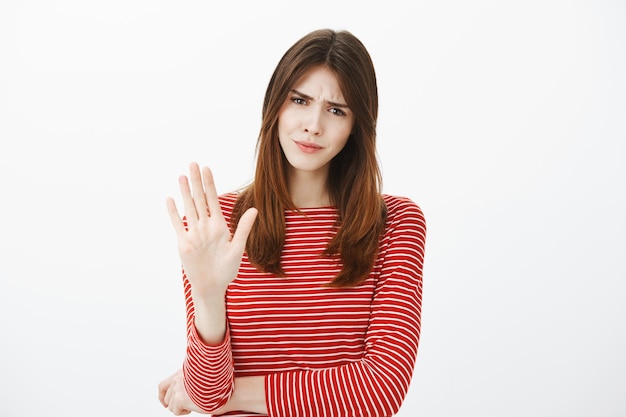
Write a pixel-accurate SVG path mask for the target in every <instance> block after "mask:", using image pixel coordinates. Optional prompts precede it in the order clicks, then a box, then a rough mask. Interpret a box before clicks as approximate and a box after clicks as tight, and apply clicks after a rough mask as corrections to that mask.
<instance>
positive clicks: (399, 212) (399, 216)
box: [382, 194, 426, 226]
mask: <svg viewBox="0 0 626 417" xmlns="http://www.w3.org/2000/svg"><path fill="white" fill-rule="evenodd" d="M382 197H383V201H384V202H385V206H386V207H387V221H388V222H395V221H398V220H408V219H413V220H414V221H417V222H419V223H421V224H423V225H424V226H425V224H426V220H425V218H424V213H423V212H422V209H421V208H420V207H419V206H418V205H417V203H415V202H414V201H413V200H411V199H410V198H408V197H402V196H397V195H389V194H383V195H382Z"/></svg>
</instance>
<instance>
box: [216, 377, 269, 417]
mask: <svg viewBox="0 0 626 417" xmlns="http://www.w3.org/2000/svg"><path fill="white" fill-rule="evenodd" d="M230 411H246V412H249V413H258V414H262V415H266V414H267V405H266V402H265V376H248V377H239V378H235V389H234V391H233V395H232V397H230V399H229V400H228V403H227V404H226V405H225V406H224V407H222V408H221V409H219V410H217V411H216V412H215V414H222V413H227V412H230Z"/></svg>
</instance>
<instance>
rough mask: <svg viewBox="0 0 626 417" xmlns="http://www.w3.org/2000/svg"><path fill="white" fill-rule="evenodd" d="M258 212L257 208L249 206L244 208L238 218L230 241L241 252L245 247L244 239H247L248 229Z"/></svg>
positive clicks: (250, 227)
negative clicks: (243, 211)
mask: <svg viewBox="0 0 626 417" xmlns="http://www.w3.org/2000/svg"><path fill="white" fill-rule="evenodd" d="M258 213H259V212H258V210H257V209H255V208H254V207H251V208H249V209H248V210H246V212H245V213H243V215H242V216H241V218H240V219H239V223H238V224H237V230H235V234H234V235H233V239H232V241H231V243H232V244H233V245H234V246H235V247H236V248H238V249H239V250H241V251H242V252H243V251H244V249H245V248H246V241H247V240H248V236H249V235H250V230H252V226H253V225H254V222H255V220H256V218H257V214H258Z"/></svg>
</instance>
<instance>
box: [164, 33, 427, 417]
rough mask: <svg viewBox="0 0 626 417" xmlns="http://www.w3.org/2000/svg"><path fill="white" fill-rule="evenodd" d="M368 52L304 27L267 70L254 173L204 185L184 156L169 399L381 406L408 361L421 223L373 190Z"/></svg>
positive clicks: (200, 407)
mask: <svg viewBox="0 0 626 417" xmlns="http://www.w3.org/2000/svg"><path fill="white" fill-rule="evenodd" d="M377 114H378V94H377V86H376V76H375V72H374V67H373V64H372V61H371V59H370V56H369V54H368V52H367V50H366V49H365V47H364V46H363V45H362V43H361V42H360V41H359V40H358V39H357V38H356V37H354V36H353V35H352V34H350V33H349V32H346V31H342V32H335V31H332V30H318V31H314V32H312V33H310V34H308V35H306V36H304V37H303V38H302V39H300V40H299V41H297V42H296V43H295V44H294V45H293V46H292V47H291V48H290V49H289V50H288V51H287V52H286V53H285V55H284V56H283V57H282V59H281V60H280V62H279V63H278V66H277V67H276V69H275V71H274V74H273V75H272V78H271V80H270V82H269V85H268V88H267V91H266V95H265V100H264V103H263V121H262V127H261V131H260V135H259V140H258V144H257V165H256V171H255V177H254V180H253V181H252V183H251V184H250V185H249V186H248V187H247V188H245V189H244V190H243V191H242V192H241V193H238V194H236V193H230V194H225V195H222V196H218V195H217V194H216V191H215V186H214V183H213V178H212V174H211V171H210V170H209V169H208V168H203V169H202V170H201V169H200V167H199V166H198V165H197V164H195V163H193V164H191V166H190V175H189V180H190V182H191V185H189V182H188V179H187V177H184V176H183V177H181V178H180V180H179V183H180V184H179V185H180V190H181V194H182V199H183V203H184V216H185V217H184V218H181V216H180V214H179V213H178V210H177V208H176V206H175V204H174V201H173V200H172V199H171V198H170V199H168V203H167V206H168V211H169V214H170V217H171V220H172V224H173V225H174V228H175V229H176V233H177V238H178V247H179V253H180V257H181V261H182V265H183V281H184V289H185V300H186V307H187V336H188V340H187V342H188V343H187V355H186V358H185V361H184V363H183V367H182V370H180V371H178V372H176V373H175V374H174V375H172V376H170V377H169V378H167V379H165V380H164V381H163V382H161V384H160V385H159V398H160V401H161V402H162V404H163V405H164V406H165V407H168V408H169V409H170V410H171V411H172V412H173V413H174V414H176V415H181V414H188V413H189V412H190V411H197V412H201V413H211V414H216V415H221V414H228V415H236V416H252V415H255V414H254V413H257V414H262V415H263V414H264V415H270V416H317V415H328V416H362V415H371V416H391V415H393V414H395V413H396V412H397V411H398V409H399V408H400V406H401V404H402V401H403V400H404V397H405V395H406V392H407V389H408V387H409V383H410V380H411V377H412V373H413V367H414V363H415V359H416V355H417V346H418V340H419V333H420V314H421V296H422V265H423V256H424V242H425V232H426V229H425V222H424V217H423V214H422V212H421V210H420V209H419V207H418V206H417V205H416V204H415V203H414V202H412V201H411V200H409V199H408V198H403V197H397V196H390V195H384V194H381V175H380V170H379V166H378V163H377V159H376V147H375V137H376V119H377Z"/></svg>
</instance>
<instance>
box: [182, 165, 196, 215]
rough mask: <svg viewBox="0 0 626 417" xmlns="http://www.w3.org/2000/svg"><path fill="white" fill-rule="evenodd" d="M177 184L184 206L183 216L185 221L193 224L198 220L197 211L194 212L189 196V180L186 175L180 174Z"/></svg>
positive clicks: (194, 208) (194, 207) (193, 204)
mask: <svg viewBox="0 0 626 417" xmlns="http://www.w3.org/2000/svg"><path fill="white" fill-rule="evenodd" d="M178 186H179V188H180V195H181V196H182V198H183V206H184V208H185V217H186V219H187V222H189V223H191V224H193V223H196V221H197V220H198V213H196V206H195V203H194V201H193V197H192V196H191V189H190V188H189V180H188V179H187V177H186V176H184V175H181V176H180V177H178Z"/></svg>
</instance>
